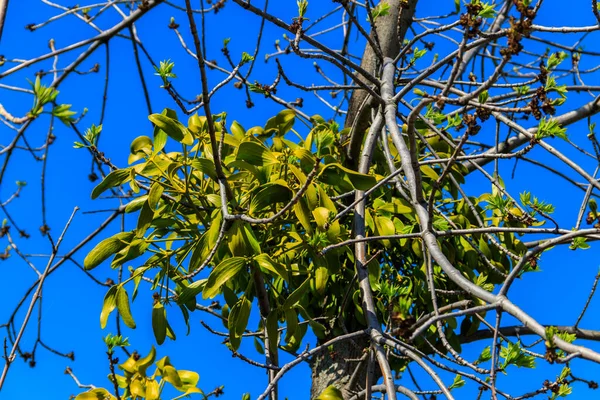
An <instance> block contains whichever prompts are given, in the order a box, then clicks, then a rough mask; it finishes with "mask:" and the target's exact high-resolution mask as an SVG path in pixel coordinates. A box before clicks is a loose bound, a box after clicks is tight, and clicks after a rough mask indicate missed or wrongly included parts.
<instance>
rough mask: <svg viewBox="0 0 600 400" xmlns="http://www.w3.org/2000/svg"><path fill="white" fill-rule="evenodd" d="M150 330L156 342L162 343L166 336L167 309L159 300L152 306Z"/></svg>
mask: <svg viewBox="0 0 600 400" xmlns="http://www.w3.org/2000/svg"><path fill="white" fill-rule="evenodd" d="M152 331H153V332H154V337H155V338H156V343H158V344H163V343H164V342H165V338H166V337H167V310H165V307H164V306H163V305H162V304H161V303H160V302H157V303H156V304H154V307H152Z"/></svg>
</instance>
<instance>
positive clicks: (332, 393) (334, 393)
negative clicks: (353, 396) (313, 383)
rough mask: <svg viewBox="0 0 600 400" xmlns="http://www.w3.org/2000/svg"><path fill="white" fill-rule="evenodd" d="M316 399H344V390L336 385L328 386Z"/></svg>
mask: <svg viewBox="0 0 600 400" xmlns="http://www.w3.org/2000/svg"><path fill="white" fill-rule="evenodd" d="M315 400H344V397H343V396H342V392H341V391H340V389H338V388H336V387H335V386H333V385H332V386H327V388H325V390H323V391H322V392H321V394H320V395H319V397H317V398H316V399H315Z"/></svg>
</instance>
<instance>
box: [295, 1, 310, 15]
mask: <svg viewBox="0 0 600 400" xmlns="http://www.w3.org/2000/svg"><path fill="white" fill-rule="evenodd" d="M296 4H297V5H298V17H299V18H301V19H304V15H305V14H306V9H307V8H308V1H307V0H298V1H296Z"/></svg>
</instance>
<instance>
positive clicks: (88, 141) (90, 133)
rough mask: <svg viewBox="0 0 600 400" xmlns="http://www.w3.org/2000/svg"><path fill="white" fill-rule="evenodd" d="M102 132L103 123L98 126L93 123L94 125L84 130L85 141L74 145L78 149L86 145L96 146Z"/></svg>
mask: <svg viewBox="0 0 600 400" xmlns="http://www.w3.org/2000/svg"><path fill="white" fill-rule="evenodd" d="M100 132H102V125H98V126H96V125H94V124H92V126H90V127H89V128H88V129H86V130H85V132H84V135H83V139H84V141H85V143H80V142H75V143H74V144H73V147H74V148H76V149H81V148H85V147H95V146H96V142H97V141H98V136H99V135H100Z"/></svg>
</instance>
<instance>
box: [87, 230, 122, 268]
mask: <svg viewBox="0 0 600 400" xmlns="http://www.w3.org/2000/svg"><path fill="white" fill-rule="evenodd" d="M133 236H134V234H133V232H120V233H117V234H116V235H114V236H113V237H110V238H108V239H104V240H103V241H101V242H100V243H98V244H97V245H96V247H94V248H93V249H92V251H90V252H89V253H88V255H87V256H86V257H85V259H84V260H83V267H84V268H85V269H86V270H88V271H89V270H91V269H93V268H96V267H97V266H98V265H100V264H101V263H102V262H103V261H104V260H106V259H107V258H108V257H110V256H112V255H113V254H115V253H118V252H119V251H121V250H123V249H124V248H125V247H127V245H128V244H129V242H130V241H131V239H133Z"/></svg>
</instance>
